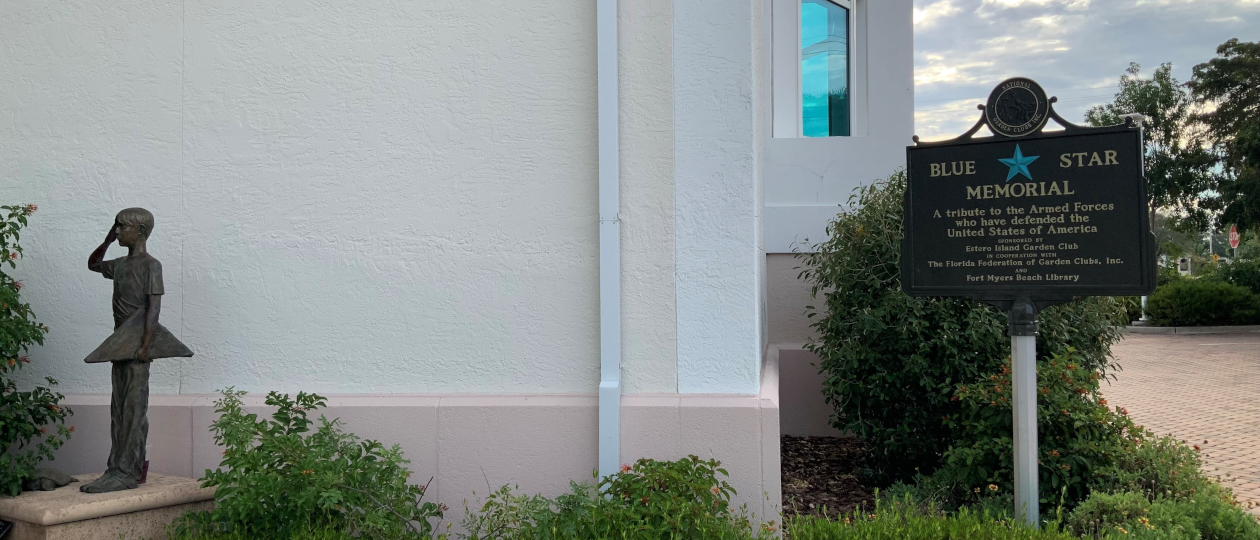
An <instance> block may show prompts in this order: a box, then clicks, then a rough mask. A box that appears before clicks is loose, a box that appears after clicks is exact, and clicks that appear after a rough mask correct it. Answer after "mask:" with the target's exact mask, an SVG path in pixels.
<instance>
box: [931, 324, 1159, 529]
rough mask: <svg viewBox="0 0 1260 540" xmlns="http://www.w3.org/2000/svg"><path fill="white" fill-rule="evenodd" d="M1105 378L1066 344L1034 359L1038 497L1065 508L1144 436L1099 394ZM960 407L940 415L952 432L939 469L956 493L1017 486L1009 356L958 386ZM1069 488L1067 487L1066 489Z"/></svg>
mask: <svg viewBox="0 0 1260 540" xmlns="http://www.w3.org/2000/svg"><path fill="white" fill-rule="evenodd" d="M1101 378H1102V376H1101V375H1100V374H1099V373H1098V372H1097V371H1094V370H1090V369H1086V368H1085V367H1083V365H1082V358H1081V356H1080V355H1079V354H1077V353H1076V351H1074V350H1072V349H1069V350H1068V351H1067V352H1065V353H1063V354H1059V355H1056V356H1053V357H1051V358H1049V359H1044V360H1041V361H1039V362H1038V363H1037V432H1038V441H1037V442H1038V445H1037V448H1038V456H1037V458H1038V463H1039V464H1040V468H1039V470H1040V474H1039V476H1040V478H1039V482H1038V484H1039V486H1040V488H1041V502H1042V503H1046V504H1055V503H1058V502H1060V498H1061V497H1062V498H1063V499H1064V500H1063V502H1064V503H1065V504H1066V506H1068V507H1072V506H1075V504H1076V503H1077V502H1079V501H1081V500H1084V499H1085V497H1087V496H1088V495H1089V492H1090V488H1091V485H1092V484H1093V483H1094V482H1095V480H1096V479H1097V478H1098V477H1099V475H1101V474H1103V473H1104V472H1109V471H1110V470H1111V469H1112V468H1113V467H1115V465H1116V464H1117V463H1119V462H1120V460H1121V459H1122V458H1123V457H1124V456H1126V455H1127V454H1128V453H1131V452H1133V451H1134V450H1135V449H1136V448H1137V447H1138V446H1139V444H1140V443H1141V442H1142V441H1143V440H1144V439H1145V438H1146V436H1147V435H1146V432H1145V431H1144V430H1142V429H1141V428H1139V427H1138V426H1136V425H1134V423H1133V421H1132V420H1131V419H1130V418H1129V416H1128V411H1126V410H1125V409H1124V408H1123V407H1115V408H1114V409H1113V408H1109V407H1108V404H1107V400H1106V399H1103V398H1102V397H1101V396H1100V395H1099V392H1098V389H1099V380H1100V379H1101ZM951 399H953V400H955V401H957V402H959V403H961V409H962V410H961V411H960V412H959V413H957V414H954V415H951V416H949V417H948V418H947V419H945V421H944V422H945V424H946V425H948V426H949V427H950V428H951V429H953V430H955V440H956V441H957V442H956V443H955V445H954V446H953V447H951V448H950V449H949V450H948V451H946V452H945V465H944V466H942V468H941V470H940V471H939V472H938V474H939V475H940V476H941V477H943V479H945V480H947V481H950V482H952V484H953V486H954V487H955V488H956V489H957V492H956V493H957V494H958V495H961V496H966V492H967V491H971V492H973V493H974V492H977V491H980V490H981V487H983V486H988V485H990V484H992V485H996V486H997V487H998V489H999V490H1000V491H1001V492H1004V493H1010V492H1011V490H1012V489H1014V472H1013V470H1012V463H1014V449H1013V443H1012V433H1013V425H1012V422H1013V419H1012V410H1011V409H1012V401H1011V400H1012V398H1011V368H1010V360H1009V359H1007V360H1006V361H1004V362H1003V363H1002V365H1001V367H1000V368H999V370H998V371H997V372H996V373H992V374H990V375H988V376H987V377H984V378H982V379H980V380H978V381H975V382H973V383H971V384H961V385H959V386H958V388H957V390H956V391H955V393H954V396H953V397H952V398H951ZM1065 488H1066V491H1065Z"/></svg>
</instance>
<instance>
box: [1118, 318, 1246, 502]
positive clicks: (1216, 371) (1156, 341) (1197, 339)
mask: <svg viewBox="0 0 1260 540" xmlns="http://www.w3.org/2000/svg"><path fill="white" fill-rule="evenodd" d="M1112 350H1113V352H1114V353H1115V356H1116V361H1117V362H1118V363H1119V364H1120V367H1121V368H1123V370H1122V371H1119V372H1116V377H1117V380H1115V381H1112V382H1111V384H1110V385H1108V384H1106V383H1103V387H1102V392H1103V395H1104V396H1106V397H1107V400H1108V401H1109V402H1110V404H1111V405H1118V406H1122V407H1125V408H1126V409H1128V411H1129V414H1130V415H1132V416H1133V419H1134V420H1135V421H1136V422H1137V423H1139V424H1142V425H1144V426H1146V427H1147V428H1149V429H1150V430H1152V431H1154V432H1155V433H1157V434H1160V435H1165V434H1171V435H1173V436H1175V437H1177V438H1179V439H1184V440H1186V441H1187V442H1189V443H1191V444H1198V445H1199V446H1200V447H1202V448H1203V461H1204V464H1205V470H1206V471H1207V472H1208V474H1209V475H1212V476H1219V477H1220V479H1221V483H1222V484H1224V485H1226V486H1229V487H1230V488H1232V489H1233V490H1234V494H1235V495H1236V496H1237V497H1238V500H1239V502H1242V503H1243V504H1244V506H1251V508H1252V510H1251V511H1252V512H1253V513H1256V514H1257V515H1260V334H1206V335H1167V336H1163V335H1136V334H1128V335H1127V336H1126V337H1125V339H1124V341H1122V342H1120V343H1118V344H1117V345H1116V346H1115V347H1114V348H1113V349H1112ZM1204 441H1207V442H1204ZM1248 503H1251V504H1250V505H1248Z"/></svg>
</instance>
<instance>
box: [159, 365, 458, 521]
mask: <svg viewBox="0 0 1260 540" xmlns="http://www.w3.org/2000/svg"><path fill="white" fill-rule="evenodd" d="M244 395H245V392H239V391H235V390H233V389H231V388H229V389H227V390H224V391H223V397H222V398H220V399H219V400H218V401H217V402H216V403H215V405H216V409H215V411H216V412H217V413H219V418H218V419H217V420H215V422H214V423H213V424H211V426H210V429H211V431H212V432H213V433H214V439H215V442H216V443H218V444H219V445H221V446H223V447H224V451H223V462H222V463H221V464H220V467H221V468H219V469H217V470H214V471H210V470H207V471H206V474H205V477H204V478H202V484H201V485H202V486H203V487H211V486H214V487H217V490H216V491H215V508H214V510H213V511H210V512H200V513H191V514H187V515H185V516H183V517H182V518H181V519H180V520H179V521H177V523H176V525H175V527H174V531H173V532H174V534H175V535H176V536H179V537H181V538H219V537H220V536H219V535H220V534H221V533H224V532H228V533H232V534H238V535H244V536H246V537H249V538H289V537H290V536H292V535H295V534H297V533H301V532H305V531H311V530H316V531H339V532H342V533H344V534H346V535H348V536H353V537H355V538H373V539H382V540H385V539H388V540H394V539H398V538H429V536H430V535H431V533H432V531H433V526H434V522H435V520H437V519H441V517H442V512H443V510H445V508H444V507H443V506H439V505H438V504H435V503H432V502H422V499H423V497H424V492H425V487H426V486H417V485H413V484H409V483H407V479H408V478H409V477H410V476H411V471H409V470H407V468H406V467H405V466H404V465H405V464H407V463H410V462H409V461H407V460H406V459H403V456H402V450H400V449H399V447H398V445H394V446H393V447H392V448H388V449H387V448H385V447H384V446H383V445H382V444H381V443H379V442H377V441H373V440H361V439H359V438H358V437H356V436H354V435H353V434H349V433H345V432H343V431H342V430H341V426H340V424H339V423H338V421H337V420H329V419H327V418H325V417H324V416H322V415H321V416H320V417H319V425H318V427H317V428H316V429H315V431H313V432H312V431H311V426H312V425H313V424H314V422H312V421H311V420H309V419H308V418H307V416H306V413H307V411H311V410H315V409H317V408H320V407H323V406H324V404H325V401H324V398H323V397H321V396H318V395H314V394H307V393H305V392H299V393H298V395H297V397H296V399H290V398H289V396H288V395H287V394H278V393H276V392H271V393H270V394H268V395H267V400H266V404H267V405H268V406H271V407H276V411H275V412H274V413H272V415H271V419H270V420H259V419H258V415H256V414H246V413H245V411H244V408H243V405H242V401H241V397H242V396H244Z"/></svg>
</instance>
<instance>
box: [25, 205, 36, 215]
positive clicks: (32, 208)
mask: <svg viewBox="0 0 1260 540" xmlns="http://www.w3.org/2000/svg"><path fill="white" fill-rule="evenodd" d="M36 210H39V207H38V206H36V205H33V204H28V205H26V214H27V215H30V214H34V213H35V211H36Z"/></svg>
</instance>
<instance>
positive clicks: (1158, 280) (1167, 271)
mask: <svg viewBox="0 0 1260 540" xmlns="http://www.w3.org/2000/svg"><path fill="white" fill-rule="evenodd" d="M1186 279H1187V278H1186V276H1183V275H1181V272H1178V271H1177V269H1176V268H1173V267H1168V266H1164V267H1161V268H1160V269H1159V271H1158V272H1156V274H1155V285H1156V286H1157V287H1163V286H1164V285H1167V284H1169V283H1176V282H1179V281H1186Z"/></svg>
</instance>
